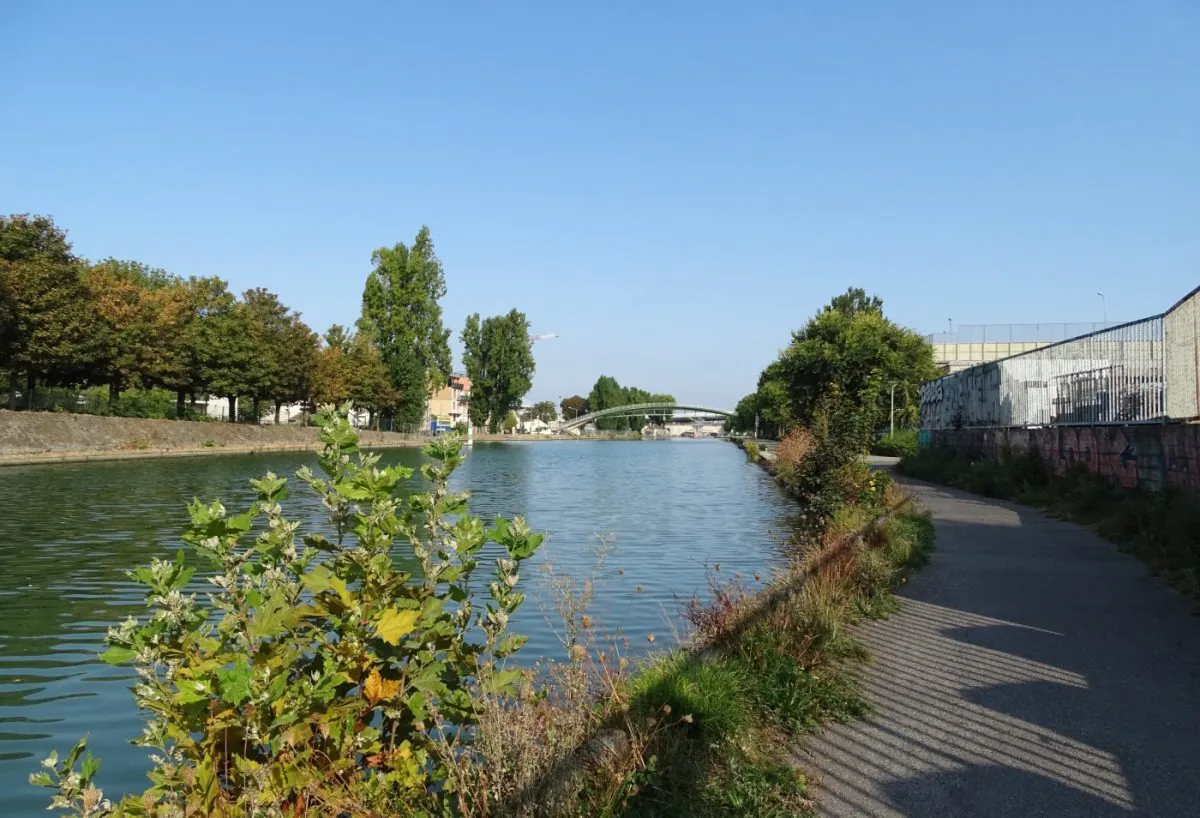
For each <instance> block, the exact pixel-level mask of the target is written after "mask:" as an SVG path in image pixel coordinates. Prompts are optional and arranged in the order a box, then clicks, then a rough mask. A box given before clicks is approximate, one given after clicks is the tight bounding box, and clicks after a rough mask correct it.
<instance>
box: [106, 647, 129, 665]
mask: <svg viewBox="0 0 1200 818" xmlns="http://www.w3.org/2000/svg"><path fill="white" fill-rule="evenodd" d="M136 655H137V654H136V653H135V652H134V651H132V650H130V649H129V648H122V647H116V646H114V647H111V648H109V649H108V650H106V651H104V653H101V654H100V661H101V662H104V663H106V664H110V665H123V664H126V663H127V662H132V661H133V657H134V656H136Z"/></svg>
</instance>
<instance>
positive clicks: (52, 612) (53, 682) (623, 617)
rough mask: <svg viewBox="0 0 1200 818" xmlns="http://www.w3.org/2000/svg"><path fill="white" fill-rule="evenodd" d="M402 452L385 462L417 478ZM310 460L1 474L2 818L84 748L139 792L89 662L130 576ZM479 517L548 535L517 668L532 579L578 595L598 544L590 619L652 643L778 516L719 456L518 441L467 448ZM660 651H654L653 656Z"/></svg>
mask: <svg viewBox="0 0 1200 818" xmlns="http://www.w3.org/2000/svg"><path fill="white" fill-rule="evenodd" d="M420 460H421V455H420V454H419V453H418V452H417V451H415V450H392V451H389V452H387V453H386V454H385V461H386V462H388V463H397V462H398V463H403V464H405V465H408V466H414V467H415V466H417V465H419V463H420ZM306 463H307V464H311V465H315V458H313V457H312V456H308V455H298V454H281V455H267V456H254V457H250V456H229V457H211V458H210V457H206V458H196V459H172V460H141V461H135V462H115V463H90V464H78V465H55V466H30V467H18V468H5V469H3V470H0V481H3V482H2V483H0V485H3V495H2V496H3V498H4V500H5V501H6V502H5V511H4V514H3V515H0V560H2V564H3V565H4V570H3V572H0V791H3V792H4V793H5V796H4V799H3V806H4V808H3V810H0V812H2V813H3V814H4V815H6V816H7V815H37V814H43V813H44V807H45V803H46V802H45V799H44V798H43V797H42V794H41V793H40V792H38V791H37V790H34V789H33V788H31V787H29V786H28V784H27V783H26V779H27V776H28V774H29V772H30V771H31V770H32V769H33V768H34V767H35V766H36V760H37V759H40V758H41V757H42V756H44V755H45V754H46V753H47V752H48V751H49V750H50V749H52V748H56V747H57V748H59V749H66V748H67V747H68V746H69V745H70V744H72V743H73V742H74V741H75V739H76V738H78V737H79V736H80V735H82V734H89V736H90V739H89V741H90V743H91V745H92V747H93V749H94V751H95V752H96V754H97V755H99V756H101V757H102V759H103V761H104V767H103V772H102V774H101V782H102V784H103V785H104V786H105V787H106V789H107V790H108V791H109V794H110V795H112V794H117V793H119V792H121V791H129V790H137V789H141V788H143V787H144V786H145V779H144V771H145V769H146V768H147V762H146V759H145V754H144V753H143V751H141V750H139V749H137V748H133V747H131V746H130V745H129V744H128V740H129V739H130V738H132V737H133V736H135V735H137V734H138V733H140V732H141V725H142V722H141V719H140V718H139V717H138V714H137V712H136V711H135V708H134V705H133V700H132V697H131V696H130V694H129V691H128V688H129V685H130V678H131V674H130V673H129V672H128V671H126V670H125V669H114V668H111V667H108V666H106V665H103V664H101V663H99V662H98V661H97V659H96V654H97V653H99V652H100V651H101V650H102V649H103V645H102V643H103V636H104V632H105V631H106V629H107V628H108V627H109V626H110V625H111V624H113V623H115V622H118V621H120V620H121V619H124V618H125V617H126V616H129V615H137V614H139V613H141V612H143V611H144V610H145V608H144V605H143V601H142V596H141V594H140V593H139V591H138V588H137V586H135V585H134V584H133V583H131V582H130V581H129V580H128V578H127V577H126V576H125V571H127V570H128V569H129V568H131V567H133V566H135V565H139V564H142V563H145V562H148V561H149V560H150V559H151V558H152V557H154V556H161V557H170V556H171V555H172V554H173V553H174V552H175V550H177V549H178V548H179V547H180V543H179V538H178V534H179V531H180V529H181V527H182V525H183V523H184V521H185V513H186V512H185V510H184V509H185V506H186V503H187V502H188V501H189V500H191V499H192V498H193V497H200V498H202V499H211V498H213V497H218V496H219V497H220V498H221V499H222V501H223V502H224V503H225V505H226V507H227V508H237V507H239V506H244V505H245V504H246V503H248V502H249V501H250V500H251V499H252V497H253V492H252V490H251V489H250V487H249V485H248V484H247V480H248V479H249V478H250V477H253V476H257V475H260V474H262V473H263V472H265V471H267V470H273V471H275V472H276V473H278V474H283V475H289V476H290V475H294V473H295V471H296V469H297V468H299V467H300V466H301V465H304V464H306ZM454 483H455V488H459V489H462V488H468V489H470V491H471V492H472V495H473V500H472V510H473V511H474V513H476V514H479V515H481V516H483V517H484V518H485V519H486V518H490V517H494V516H495V515H497V514H504V515H512V514H517V513H523V514H525V516H526V517H527V519H528V520H529V523H530V525H531V526H533V527H534V528H535V529H539V530H543V531H546V532H548V533H549V538H548V541H547V545H546V546H545V548H544V554H540V555H539V556H538V557H537V558H535V560H534V561H533V563H534V564H533V565H532V566H531V567H530V568H529V569H527V570H526V571H525V576H526V580H527V581H529V582H530V583H531V587H530V593H529V602H528V603H527V604H526V606H525V607H524V608H523V609H522V610H521V612H520V613H519V614H518V616H517V618H516V621H515V622H514V627H515V629H516V630H517V631H518V632H521V633H524V634H526V635H528V636H529V637H530V642H529V645H528V647H527V648H526V650H525V651H524V658H525V660H527V661H532V660H534V659H535V658H537V657H538V656H540V655H549V656H556V657H557V656H559V655H560V652H561V648H560V646H559V643H558V639H557V637H556V636H555V634H554V631H553V629H552V628H551V623H550V621H548V620H552V619H553V617H554V614H553V613H552V612H553V610H554V605H553V601H552V600H551V599H550V596H551V594H550V592H549V589H548V588H547V587H546V585H545V579H544V577H543V575H542V572H541V571H539V570H538V568H539V564H544V563H545V561H546V560H547V559H549V560H552V561H553V563H554V569H555V571H557V572H558V573H560V574H566V575H570V576H574V577H576V578H578V579H579V580H582V579H583V578H584V577H586V576H587V575H588V574H589V573H591V572H592V571H593V569H594V563H595V555H594V548H593V546H594V545H595V543H596V542H597V540H596V535H597V533H602V534H604V535H605V536H606V537H608V538H611V544H612V551H611V553H610V555H609V557H608V559H607V561H606V563H605V565H604V566H603V568H602V570H601V572H600V574H599V576H598V577H597V579H598V585H597V590H596V595H595V598H594V601H593V604H592V613H593V614H594V617H595V618H596V620H597V621H598V622H601V623H603V624H604V625H605V626H607V627H609V628H611V629H614V630H620V631H623V632H624V633H626V634H629V635H631V636H634V637H637V638H634V639H633V640H632V646H633V647H634V648H635V649H636V650H644V649H646V648H647V647H648V644H647V642H646V641H645V640H644V638H642V637H644V635H645V634H646V633H650V632H654V633H657V634H659V635H660V637H662V636H663V635H665V634H667V633H669V631H670V630H671V623H670V621H669V620H673V619H676V618H677V616H676V614H677V610H678V605H677V600H678V599H680V598H687V597H689V596H690V595H691V594H692V593H693V592H703V591H704V589H705V586H706V577H705V565H706V564H712V563H716V562H720V563H722V566H723V569H724V570H730V571H732V570H740V571H743V572H745V573H746V574H748V575H749V574H753V573H754V572H762V571H764V569H765V568H767V567H768V566H769V565H770V564H771V562H772V561H773V559H774V555H775V553H776V551H775V543H774V542H773V537H772V535H771V534H770V531H771V529H775V530H780V529H782V522H783V519H784V516H785V515H786V514H787V513H789V510H790V508H791V506H790V503H789V501H788V500H787V499H786V498H785V497H783V496H782V495H781V494H780V492H779V491H778V490H777V489H776V487H775V485H774V484H773V483H772V482H771V481H770V479H769V478H767V477H766V475H765V474H763V473H762V472H761V471H760V470H759V469H756V468H750V467H747V466H746V464H745V461H744V458H743V457H742V455H741V453H740V452H738V451H737V450H736V449H735V448H734V447H732V446H729V445H727V444H722V443H717V442H707V441H703V442H702V441H677V442H661V441H660V442H646V443H641V442H521V443H509V444H478V445H476V447H475V450H474V451H473V452H472V453H471V455H470V456H469V457H468V459H467V462H466V464H465V465H464V466H463V468H462V469H461V470H460V471H459V472H458V473H457V474H456V475H455V478H454ZM293 486H294V488H295V491H294V492H293V494H292V496H291V497H290V498H289V499H288V501H287V503H286V507H287V510H288V513H289V515H291V516H294V517H297V518H301V519H305V520H307V521H309V522H311V523H315V522H316V521H321V520H323V512H322V509H321V507H320V504H319V503H318V502H317V501H316V500H315V499H314V498H313V497H312V496H311V495H310V494H309V493H308V491H307V490H306V489H304V488H303V487H301V486H300V485H299V484H298V481H293ZM665 641H667V640H665V639H662V638H660V639H659V641H658V642H657V645H658V646H662V645H663V643H664V642H665Z"/></svg>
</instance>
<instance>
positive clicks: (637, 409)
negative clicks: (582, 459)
mask: <svg viewBox="0 0 1200 818" xmlns="http://www.w3.org/2000/svg"><path fill="white" fill-rule="evenodd" d="M677 409H683V410H686V411H690V412H703V413H705V414H709V415H724V416H725V417H727V418H731V417H733V415H734V412H733V410H732V409H716V408H713V407H712V406H700V405H698V404H694V403H630V404H626V405H625V406H612V407H609V408H608V409H600V410H597V411H595V412H588V413H587V414H586V415H580V416H579V417H577V418H572V419H571V420H568V421H564V422H563V423H562V424H561V425H560V426H559V427H558V428H559V429H561V430H562V431H564V432H566V431H569V430H571V429H578V428H579V427H580V426H586V425H587V424H589V423H591V422H592V421H594V420H597V419H599V418H606V417H615V416H619V415H626V416H628V415H667V414H672V413H674V412H675V410H677Z"/></svg>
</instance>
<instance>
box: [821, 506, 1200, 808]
mask: <svg viewBox="0 0 1200 818" xmlns="http://www.w3.org/2000/svg"><path fill="white" fill-rule="evenodd" d="M912 485H913V488H914V491H915V492H916V493H917V494H918V496H919V498H920V500H921V502H922V503H923V504H924V505H925V506H926V507H927V508H928V509H929V510H930V511H931V512H932V514H933V518H934V522H935V524H936V528H937V551H936V552H935V554H934V557H933V561H932V562H931V564H930V565H928V566H927V567H926V568H925V569H924V570H923V571H922V572H920V573H919V574H917V575H916V576H915V577H914V578H913V579H912V580H911V581H910V582H909V584H908V585H907V586H906V587H905V589H904V592H903V593H902V594H901V596H902V597H903V600H902V605H903V607H902V610H901V612H900V613H898V614H895V615H894V616H892V617H891V618H890V619H889V620H887V621H884V622H880V623H872V624H870V625H868V626H867V627H865V628H864V629H863V636H864V638H865V639H866V641H867V643H868V645H869V646H870V649H871V651H872V654H873V657H874V661H873V662H872V663H871V664H870V665H869V666H868V667H867V669H866V671H865V681H866V687H867V691H868V695H869V697H870V698H871V700H872V702H873V704H874V711H873V713H872V714H871V715H870V716H868V717H867V718H865V719H863V720H861V721H858V722H856V723H853V724H846V725H838V726H834V727H832V728H830V729H829V730H828V731H826V732H825V733H824V734H822V735H821V736H819V737H817V738H815V739H814V740H812V741H811V742H809V743H808V744H807V745H806V746H805V747H804V748H803V749H802V750H801V751H800V753H799V756H800V759H799V761H800V763H801V765H802V766H803V768H804V769H805V770H806V771H808V772H809V773H810V774H812V775H813V776H814V777H816V778H817V779H818V781H817V787H816V799H817V803H818V810H819V814H821V815H823V816H920V817H921V818H926V817H927V816H928V817H931V818H932V817H940V816H964V817H965V818H974V817H975V816H1019V818H1026V817H1031V816H1056V817H1057V816H1110V815H1125V814H1128V813H1131V812H1133V813H1140V814H1144V815H1154V816H1200V618H1198V617H1197V616H1196V615H1195V611H1196V606H1195V604H1194V603H1191V602H1189V601H1188V600H1186V599H1184V598H1182V597H1180V596H1179V595H1177V594H1175V593H1174V592H1173V591H1171V590H1169V589H1167V588H1166V587H1164V586H1163V585H1162V584H1161V583H1160V582H1159V581H1157V580H1155V579H1153V578H1152V577H1150V576H1149V575H1148V574H1147V573H1146V570H1145V569H1144V568H1143V567H1142V565H1141V564H1140V563H1139V562H1137V561H1136V560H1135V559H1133V558H1132V557H1129V556H1126V555H1124V554H1121V553H1120V552H1118V551H1117V549H1116V547H1115V546H1113V545H1112V544H1110V543H1107V542H1105V541H1104V540H1102V539H1100V538H1099V537H1097V536H1096V535H1095V534H1092V533H1091V532H1089V531H1087V530H1085V529H1083V528H1081V527H1079V526H1075V525H1071V524H1069V523H1063V522H1059V521H1056V520H1052V519H1050V518H1048V517H1046V516H1044V515H1042V514H1039V513H1037V512H1035V511H1032V510H1030V509H1028V508H1025V507H1022V506H1017V505H1014V504H1010V503H1004V502H1000V501H996V500H988V499H984V498H981V497H976V496H974V495H970V494H965V493H963V492H958V491H953V490H950V489H945V488H941V487H933V486H927V485H923V484H916V483H914V484H912Z"/></svg>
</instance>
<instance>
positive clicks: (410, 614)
mask: <svg viewBox="0 0 1200 818" xmlns="http://www.w3.org/2000/svg"><path fill="white" fill-rule="evenodd" d="M420 616H421V615H420V613H419V612H418V611H413V610H403V611H398V610H396V609H395V608H388V609H387V610H386V611H384V612H383V615H382V616H381V617H379V621H378V622H376V623H375V632H376V633H377V634H379V638H380V639H382V640H383V641H384V642H387V643H388V644H389V645H398V644H400V640H401V639H402V638H403V637H405V636H407V635H408V634H410V633H412V632H413V630H414V629H415V628H416V627H417V620H418V619H419V618H420Z"/></svg>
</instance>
